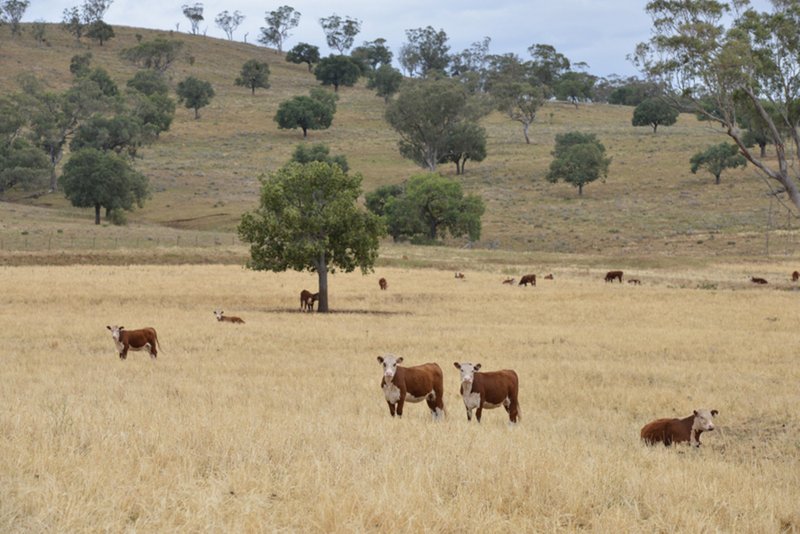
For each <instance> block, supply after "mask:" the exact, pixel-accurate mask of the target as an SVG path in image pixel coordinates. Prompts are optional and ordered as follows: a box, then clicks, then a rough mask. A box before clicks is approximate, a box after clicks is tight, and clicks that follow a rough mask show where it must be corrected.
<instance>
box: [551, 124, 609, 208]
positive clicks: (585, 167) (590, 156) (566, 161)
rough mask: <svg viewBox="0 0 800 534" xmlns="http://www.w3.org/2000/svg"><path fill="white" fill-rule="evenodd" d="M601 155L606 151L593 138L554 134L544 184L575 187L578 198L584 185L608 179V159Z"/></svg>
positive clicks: (578, 134) (594, 137)
mask: <svg viewBox="0 0 800 534" xmlns="http://www.w3.org/2000/svg"><path fill="white" fill-rule="evenodd" d="M605 153H606V147H605V146H604V145H603V143H601V142H600V141H599V140H598V139H597V137H596V136H595V135H594V134H586V133H581V132H567V133H563V134H558V135H556V146H555V149H554V150H553V161H551V162H550V170H549V171H548V173H547V181H549V182H551V183H556V182H558V181H559V180H563V181H565V182H567V183H569V184H572V185H573V186H575V187H577V188H578V195H583V187H584V186H585V185H586V184H588V183H591V182H594V181H595V180H598V179H600V178H605V177H606V176H608V167H609V165H611V158H606V157H605Z"/></svg>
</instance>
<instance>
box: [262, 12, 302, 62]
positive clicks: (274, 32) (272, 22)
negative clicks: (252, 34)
mask: <svg viewBox="0 0 800 534" xmlns="http://www.w3.org/2000/svg"><path fill="white" fill-rule="evenodd" d="M264 22H266V23H267V27H266V28H263V27H262V28H261V37H259V38H258V42H259V43H262V44H263V45H264V46H269V45H275V48H277V49H278V52H283V43H284V42H285V41H286V39H288V38H289V35H290V34H289V30H291V29H293V28H296V27H297V25H298V24H300V12H299V11H297V10H295V9H294V8H293V7H291V6H281V7H279V8H278V9H276V10H275V11H268V12H267V15H266V17H264Z"/></svg>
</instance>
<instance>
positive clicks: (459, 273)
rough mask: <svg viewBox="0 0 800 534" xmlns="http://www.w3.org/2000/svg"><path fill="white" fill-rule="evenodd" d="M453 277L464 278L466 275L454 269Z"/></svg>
mask: <svg viewBox="0 0 800 534" xmlns="http://www.w3.org/2000/svg"><path fill="white" fill-rule="evenodd" d="M455 277H456V278H457V279H459V280H464V279H465V278H466V276H465V275H464V273H462V272H461V271H456V274H455Z"/></svg>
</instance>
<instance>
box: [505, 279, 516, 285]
mask: <svg viewBox="0 0 800 534" xmlns="http://www.w3.org/2000/svg"><path fill="white" fill-rule="evenodd" d="M503 283H504V284H510V285H514V279H513V278H506V279H505V280H503Z"/></svg>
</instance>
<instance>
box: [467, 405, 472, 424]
mask: <svg viewBox="0 0 800 534" xmlns="http://www.w3.org/2000/svg"><path fill="white" fill-rule="evenodd" d="M467 421H472V408H467Z"/></svg>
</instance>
